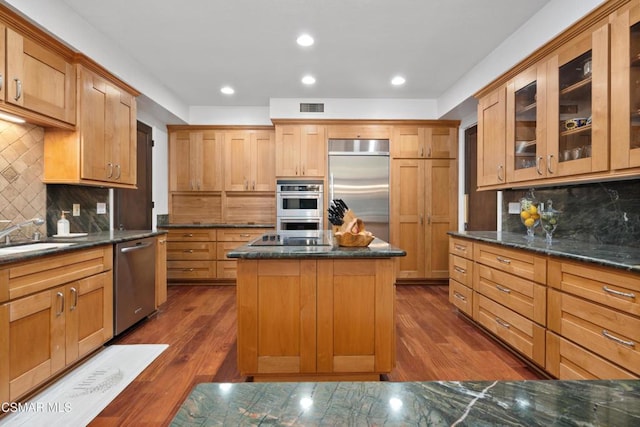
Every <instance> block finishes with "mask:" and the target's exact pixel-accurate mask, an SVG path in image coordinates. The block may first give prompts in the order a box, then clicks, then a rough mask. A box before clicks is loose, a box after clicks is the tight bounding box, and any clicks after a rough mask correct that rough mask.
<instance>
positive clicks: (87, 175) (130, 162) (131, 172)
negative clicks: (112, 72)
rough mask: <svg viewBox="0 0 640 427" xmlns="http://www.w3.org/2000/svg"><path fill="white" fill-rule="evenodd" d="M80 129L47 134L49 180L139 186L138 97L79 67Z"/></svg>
mask: <svg viewBox="0 0 640 427" xmlns="http://www.w3.org/2000/svg"><path fill="white" fill-rule="evenodd" d="M78 74H79V79H78V83H79V86H80V87H79V88H78V119H77V123H78V124H77V130H76V131H64V130H57V129H56V130H53V129H51V130H47V132H45V146H44V181H45V182H49V183H63V184H83V185H100V186H109V187H123V188H127V187H135V186H136V184H137V181H136V179H137V178H136V155H137V150H136V145H137V143H136V100H135V96H136V95H137V93H132V92H130V91H129V90H126V89H125V88H124V87H120V86H118V85H117V84H115V83H114V81H112V80H109V79H107V78H106V77H105V76H103V75H100V74H98V73H97V72H95V71H94V70H92V69H89V68H88V67H84V66H80V67H79V68H78Z"/></svg>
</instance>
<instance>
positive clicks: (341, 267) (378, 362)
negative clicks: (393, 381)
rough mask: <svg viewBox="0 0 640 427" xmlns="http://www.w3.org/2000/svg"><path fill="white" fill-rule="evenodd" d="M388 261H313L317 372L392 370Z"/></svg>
mask: <svg viewBox="0 0 640 427" xmlns="http://www.w3.org/2000/svg"><path fill="white" fill-rule="evenodd" d="M393 283H394V278H393V261H391V260H390V259H381V260H361V261H355V260H320V261H318V291H317V292H318V303H317V306H318V356H317V364H318V372H319V373H359V372H361V373H372V372H376V373H382V372H390V371H391V369H392V368H393V364H394V355H395V335H394V328H393V324H394V321H393V317H394V303H393V301H394V298H395V295H394V285H393Z"/></svg>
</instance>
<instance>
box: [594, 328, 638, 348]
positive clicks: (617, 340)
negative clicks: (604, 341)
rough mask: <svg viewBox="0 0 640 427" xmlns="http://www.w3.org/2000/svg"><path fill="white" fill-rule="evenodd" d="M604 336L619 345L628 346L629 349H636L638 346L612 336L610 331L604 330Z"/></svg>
mask: <svg viewBox="0 0 640 427" xmlns="http://www.w3.org/2000/svg"><path fill="white" fill-rule="evenodd" d="M602 335H603V336H604V337H605V338H608V339H610V340H611V341H614V342H617V343H618V344H622V345H624V346H627V347H635V346H636V343H634V342H633V341H627V340H623V339H622V338H618V337H616V336H615V335H611V333H609V331H607V330H606V329H603V330H602Z"/></svg>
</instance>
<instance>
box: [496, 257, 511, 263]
mask: <svg viewBox="0 0 640 427" xmlns="http://www.w3.org/2000/svg"><path fill="white" fill-rule="evenodd" d="M496 259H497V260H498V262H501V263H503V264H507V265H509V264H511V260H510V259H507V258H502V257H501V256H497V257H496Z"/></svg>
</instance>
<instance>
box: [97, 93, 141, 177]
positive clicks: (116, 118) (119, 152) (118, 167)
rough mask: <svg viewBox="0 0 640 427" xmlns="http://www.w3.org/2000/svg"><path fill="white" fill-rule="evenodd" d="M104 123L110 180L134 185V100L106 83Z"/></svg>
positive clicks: (135, 155) (135, 148) (136, 152)
mask: <svg viewBox="0 0 640 427" xmlns="http://www.w3.org/2000/svg"><path fill="white" fill-rule="evenodd" d="M105 124H106V126H107V135H106V136H105V143H106V144H105V150H106V156H107V159H108V165H107V166H108V167H111V166H109V165H110V164H111V165H113V166H112V167H113V173H112V174H111V176H110V180H111V181H114V182H118V183H122V184H131V185H136V184H137V179H136V165H137V160H136V159H137V154H138V151H137V140H136V137H137V135H136V99H135V97H133V96H132V95H130V94H128V93H126V92H123V91H121V90H120V89H118V88H117V87H115V86H113V85H111V84H107V106H106V117H105Z"/></svg>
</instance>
